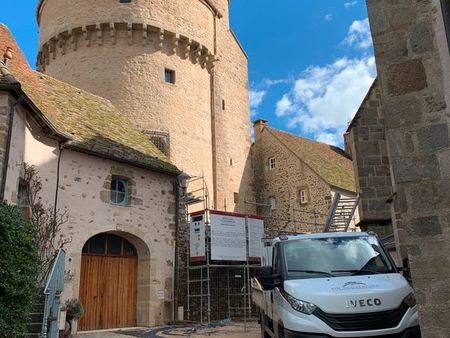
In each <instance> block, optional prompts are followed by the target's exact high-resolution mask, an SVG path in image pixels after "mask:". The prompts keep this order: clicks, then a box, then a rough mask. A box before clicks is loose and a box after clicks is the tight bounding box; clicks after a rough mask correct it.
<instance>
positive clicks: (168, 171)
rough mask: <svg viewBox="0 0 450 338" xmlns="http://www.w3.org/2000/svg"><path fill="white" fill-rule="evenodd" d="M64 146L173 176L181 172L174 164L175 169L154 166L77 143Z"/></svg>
mask: <svg viewBox="0 0 450 338" xmlns="http://www.w3.org/2000/svg"><path fill="white" fill-rule="evenodd" d="M63 147H64V148H65V149H70V150H73V151H77V152H79V153H84V154H87V155H92V156H96V157H100V158H103V159H106V160H111V161H115V162H121V163H124V164H128V165H130V166H132V167H137V168H142V169H146V170H151V171H155V172H158V173H162V174H166V175H169V176H173V177H177V176H179V175H180V174H181V171H180V170H179V169H178V168H176V167H175V166H173V165H172V166H173V169H169V168H161V167H158V166H152V165H146V164H142V163H139V162H135V161H130V160H127V159H124V158H121V157H116V156H111V155H106V154H103V153H101V152H98V151H94V150H89V149H86V148H82V147H79V146H77V145H75V144H70V143H66V144H64V145H63Z"/></svg>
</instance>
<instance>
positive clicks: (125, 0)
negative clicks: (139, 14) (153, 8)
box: [119, 0, 131, 4]
mask: <svg viewBox="0 0 450 338" xmlns="http://www.w3.org/2000/svg"><path fill="white" fill-rule="evenodd" d="M119 2H120V3H121V4H129V3H131V0H119Z"/></svg>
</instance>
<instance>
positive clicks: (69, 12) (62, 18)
mask: <svg viewBox="0 0 450 338" xmlns="http://www.w3.org/2000/svg"><path fill="white" fill-rule="evenodd" d="M228 10H229V0H127V1H124V0H100V1H91V0H76V1H74V0H41V1H40V3H39V7H38V11H37V16H38V22H39V27H40V36H39V56H38V62H37V65H38V69H39V70H40V71H42V72H43V73H45V74H48V75H50V76H53V77H54V78H57V79H59V80H62V81H65V82H67V83H70V84H72V85H74V86H76V87H78V88H82V89H84V90H86V91H88V92H90V93H94V94H96V95H99V96H101V97H104V98H107V99H109V100H110V101H111V102H112V103H113V104H114V105H115V106H116V107H117V109H118V110H119V111H120V112H121V113H122V114H124V115H125V116H126V117H128V118H130V119H131V120H132V121H133V122H134V123H135V125H136V126H137V127H138V128H139V129H141V130H143V131H144V132H146V133H147V134H148V135H149V136H150V138H151V139H153V141H155V143H156V145H157V146H159V148H160V149H161V150H162V151H163V152H164V153H165V154H166V155H167V156H168V157H170V159H171V160H172V161H173V163H175V164H176V165H177V166H178V167H179V168H180V169H181V170H183V171H185V172H186V173H188V174H189V175H190V176H196V177H199V176H204V178H205V182H206V185H207V188H208V191H209V197H210V201H211V203H210V204H209V207H210V208H212V209H217V210H225V209H226V210H228V211H236V212H242V211H243V210H244V208H245V205H244V201H245V200H253V199H254V197H253V192H252V185H251V176H250V174H251V170H250V161H249V157H248V156H249V150H250V145H251V139H250V109H249V97H248V70H247V56H246V54H245V52H244V50H243V49H242V47H241V45H240V44H239V42H238V41H237V39H236V37H235V35H234V34H233V32H232V31H231V29H230V25H229V11H228ZM197 182H198V184H197V185H194V186H191V187H190V190H191V191H194V190H197V189H198V188H199V187H200V181H197Z"/></svg>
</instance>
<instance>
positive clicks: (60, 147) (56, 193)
mask: <svg viewBox="0 0 450 338" xmlns="http://www.w3.org/2000/svg"><path fill="white" fill-rule="evenodd" d="M58 149H59V154H58V163H57V165H56V190H55V203H54V207H53V217H54V218H55V220H56V214H57V213H58V197H59V180H60V171H61V157H62V153H63V149H64V144H63V143H62V142H58Z"/></svg>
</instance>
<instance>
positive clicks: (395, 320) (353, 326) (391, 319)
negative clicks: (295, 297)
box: [313, 303, 409, 331]
mask: <svg viewBox="0 0 450 338" xmlns="http://www.w3.org/2000/svg"><path fill="white" fill-rule="evenodd" d="M408 309H409V307H408V305H406V304H404V303H402V305H400V307H399V308H397V309H394V310H389V311H382V312H368V313H354V314H334V313H326V312H324V311H322V310H320V309H319V308H317V309H316V310H315V311H314V312H313V315H315V316H316V317H317V318H319V319H321V320H322V321H323V322H325V323H326V324H327V325H328V326H329V327H331V328H332V329H333V330H335V331H370V330H382V329H390V328H394V327H396V326H398V324H400V321H401V320H402V319H403V316H404V315H405V314H406V312H407V311H408Z"/></svg>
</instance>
